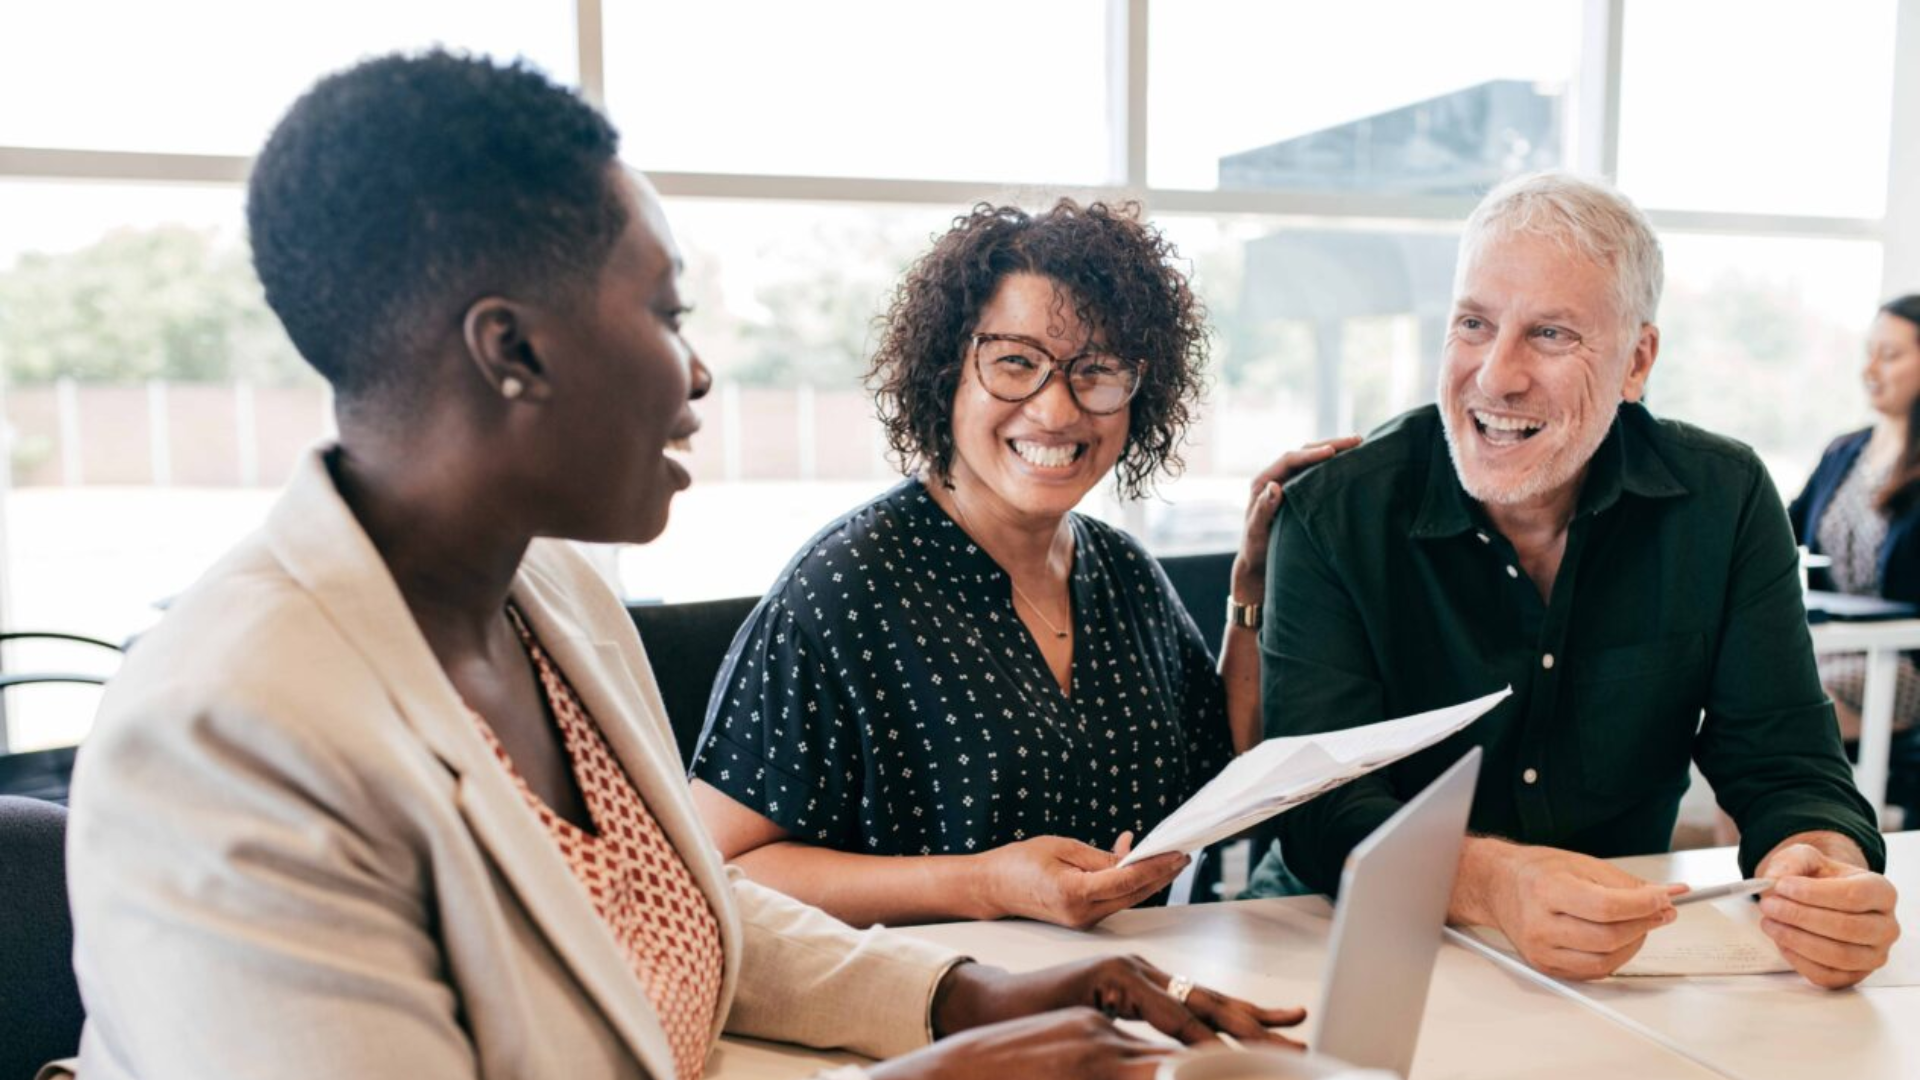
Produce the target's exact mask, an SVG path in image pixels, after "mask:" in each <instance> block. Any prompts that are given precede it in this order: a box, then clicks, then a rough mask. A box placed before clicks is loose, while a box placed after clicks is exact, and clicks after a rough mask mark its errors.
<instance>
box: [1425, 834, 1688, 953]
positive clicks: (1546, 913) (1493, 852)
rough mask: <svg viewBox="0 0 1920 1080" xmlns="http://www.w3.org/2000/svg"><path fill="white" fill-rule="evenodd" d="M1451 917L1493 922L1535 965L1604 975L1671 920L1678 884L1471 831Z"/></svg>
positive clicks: (1489, 923) (1585, 858)
mask: <svg viewBox="0 0 1920 1080" xmlns="http://www.w3.org/2000/svg"><path fill="white" fill-rule="evenodd" d="M1460 871H1461V881H1460V883H1459V884H1458V885H1456V886H1455V889H1454V896H1455V902H1454V909H1453V911H1452V912H1450V914H1451V916H1452V917H1453V918H1454V920H1455V921H1458V922H1466V923H1482V924H1486V925H1492V926H1495V927H1497V928H1498V929H1499V930H1500V932H1501V933H1504V934H1506V935H1507V939H1508V940H1509V941H1511V942H1513V945H1514V948H1516V949H1518V950H1519V951H1520V955H1521V956H1522V957H1523V958H1524V959H1525V960H1526V961H1527V963H1529V964H1532V965H1533V966H1534V967H1536V968H1538V969H1539V970H1541V971H1543V972H1545V973H1546V974H1548V975H1552V976H1555V977H1557V978H1562V979H1581V980H1585V979H1602V978H1605V977H1607V976H1608V975H1611V974H1613V973H1614V972H1615V971H1618V970H1619V969H1620V968H1621V967H1622V966H1623V965H1625V964H1626V962H1627V961H1629V960H1631V959H1633V954H1634V953H1637V952H1639V951H1640V946H1641V945H1642V944H1643V943H1645V941H1646V938H1647V934H1648V933H1649V932H1651V931H1654V930H1657V929H1659V928H1660V927H1663V926H1665V925H1667V924H1668V923H1670V922H1672V921H1673V920H1674V918H1675V917H1676V912H1675V911H1674V908H1673V899H1672V896H1673V892H1674V891H1675V888H1683V887H1670V886H1665V885H1655V884H1650V883H1648V882H1645V881H1642V880H1640V879H1639V878H1637V877H1634V876H1633V875H1632V874H1629V873H1627V872H1626V871H1624V870H1620V869H1618V868H1616V867H1614V866H1612V865H1611V864H1609V863H1606V862H1603V861H1601V860H1599V859H1594V858H1589V857H1588V856H1585V855H1577V854H1575V853H1573V852H1571V851H1561V850H1559V849H1557V848H1547V847H1522V846H1519V845H1516V844H1509V843H1506V842H1504V841H1499V840H1487V839H1481V838H1473V839H1470V840H1469V841H1468V848H1467V849H1466V852H1465V853H1464V854H1463V855H1462V856H1461V867H1460Z"/></svg>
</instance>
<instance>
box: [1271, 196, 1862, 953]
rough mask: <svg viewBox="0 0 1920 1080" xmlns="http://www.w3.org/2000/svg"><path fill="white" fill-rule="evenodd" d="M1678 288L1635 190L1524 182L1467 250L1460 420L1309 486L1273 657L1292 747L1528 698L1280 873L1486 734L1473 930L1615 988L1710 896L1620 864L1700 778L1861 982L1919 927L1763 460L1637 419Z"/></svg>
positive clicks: (1308, 824)
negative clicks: (1901, 907)
mask: <svg viewBox="0 0 1920 1080" xmlns="http://www.w3.org/2000/svg"><path fill="white" fill-rule="evenodd" d="M1661 274H1662V271H1661V255H1660V244H1659V241H1658V240H1657V239H1656V238H1655V236H1654V234H1653V230H1652V228H1651V227H1650V226H1649V225H1648V224H1647V221H1646V219H1645V218H1644V217H1643V216H1642V215H1641V214H1640V212H1639V211H1638V210H1637V209H1636V208H1635V207H1634V206H1633V204H1632V203H1630V202H1629V201H1627V199H1626V198H1625V197H1624V196H1622V195H1620V194H1619V193H1618V192H1616V191H1614V190H1613V189H1612V188H1610V187H1608V186H1606V185H1604V184H1602V183H1598V182H1595V181H1591V180H1586V179H1581V178H1578V177H1575V176H1571V175H1568V174H1564V173H1541V174H1535V175H1531V176H1525V177H1521V178H1518V179H1516V180H1513V181H1510V182H1508V183H1507V184H1505V185H1503V186H1501V187H1500V188H1499V189H1497V190H1495V191H1494V192H1492V193H1491V194H1489V195H1488V196H1487V198H1486V199H1485V200H1484V201H1483V202H1482V203H1481V204H1480V206H1479V208H1478V209H1476V210H1475V211H1474V213H1473V216H1472V217H1471V218H1470V219H1469V220H1468V222H1467V227H1466V232H1465V235H1464V237H1463V239H1462V241H1461V247H1460V262H1459V267H1458V272H1457V274H1456V277H1455V281H1454V302H1453V313H1452V321H1451V324H1450V326H1449V328H1448V331H1447V338H1446V346H1445V359H1444V363H1443V365H1442V370H1441V375H1440V387H1439V403H1438V405H1437V406H1428V407H1425V408H1422V409H1417V410H1415V411H1413V412H1411V413H1408V414H1406V415H1404V416H1402V417H1400V418H1399V419H1397V420H1394V421H1393V422H1391V423H1389V424H1388V425H1386V426H1385V427H1384V428H1382V429H1381V430H1379V431H1378V432H1376V433H1374V434H1373V435H1372V436H1371V437H1370V438H1368V440H1367V441H1366V443H1365V444H1364V445H1362V446H1361V447H1359V448H1358V449H1355V450H1351V451H1348V452H1347V453H1345V454H1342V455H1341V456H1340V457H1338V458H1336V459H1334V460H1332V461H1330V462H1328V463H1326V464H1325V465H1322V466H1320V467H1319V468H1317V469H1315V470H1314V471H1312V472H1311V473H1308V474H1307V475H1305V476H1303V477H1301V478H1299V479H1297V480H1295V481H1294V482H1293V483H1292V484H1290V485H1289V486H1288V488H1287V492H1286V498H1285V501H1284V502H1283V503H1282V505H1281V510H1280V514H1279V519H1278V521H1277V523H1276V524H1275V527H1274V530H1273V533H1274V536H1273V549H1272V552H1273V553H1272V556H1271V558H1270V561H1269V565H1270V570H1269V572H1268V577H1267V603H1266V608H1267V614H1266V619H1265V623H1264V626H1263V628H1262V631H1261V639H1260V640H1261V646H1262V649H1263V653H1264V669H1263V678H1264V684H1265V694H1264V706H1263V708H1264V712H1265V718H1266V728H1267V733H1268V734H1269V735H1286V734H1302V733H1306V732H1312V731H1320V730H1327V729H1331V728H1341V727H1350V726H1353V725H1355V724H1363V723H1368V722H1372V721H1377V720H1381V719H1384V718H1386V717H1390V716H1398V715H1403V714H1407V713H1414V712H1419V711H1422V710H1425V709H1430V708H1434V707H1437V706H1440V705H1446V704H1451V703H1453V702H1456V701H1460V700H1463V699H1466V698H1469V697H1477V696H1479V695H1481V694H1484V693H1486V692H1488V691H1490V690H1495V689H1498V688H1500V687H1501V686H1504V685H1508V684H1511V685H1512V686H1513V689H1514V694H1513V696H1512V697H1511V698H1509V699H1508V700H1507V701H1505V702H1503V703H1502V704H1501V705H1500V706H1499V707H1498V708H1496V709H1495V710H1494V711H1493V712H1492V713H1490V714H1488V715H1487V716H1486V717H1484V718H1482V719H1481V720H1480V721H1478V722H1477V723H1475V724H1474V725H1472V726H1470V727H1469V728H1467V729H1466V730H1465V731H1464V732H1462V733H1460V734H1459V735H1456V736H1454V737H1453V738H1452V739H1449V740H1448V741H1446V742H1444V743H1442V744H1440V745H1439V746H1437V747H1434V748H1432V749H1430V750H1427V751H1425V752H1423V753H1421V754H1417V755H1415V756H1413V757H1412V758H1409V759H1407V760H1405V761H1403V762H1400V763H1399V764H1397V765H1395V766H1393V767H1391V768H1389V769H1386V770H1383V771H1381V772H1379V773H1375V774H1374V775H1372V776H1370V777H1368V778H1366V779H1364V780H1362V781H1360V782H1358V783H1355V784H1352V785H1349V786H1348V787H1346V788H1343V789H1341V790H1339V791H1336V792H1333V793H1332V794H1329V795H1325V796H1322V797H1321V798H1320V799H1318V800H1316V801H1314V802H1312V803H1309V804H1307V805H1306V806H1303V807H1301V808H1299V809H1296V810H1294V811H1292V812H1291V813H1289V814H1288V815H1286V816H1285V817H1284V818H1282V819H1281V827H1280V828H1281V840H1280V844H1279V855H1280V856H1281V857H1282V858H1283V859H1284V863H1285V867H1286V869H1287V870H1290V871H1291V872H1292V873H1293V874H1294V875H1296V876H1297V877H1298V878H1299V879H1300V880H1302V881H1304V882H1305V883H1306V884H1308V885H1310V886H1312V887H1314V888H1317V889H1321V890H1331V889H1332V888H1333V887H1334V886H1335V885H1336V883H1337V881H1338V877H1339V871H1340V865H1341V862H1342V860H1343V859H1345V857H1346V855H1347V853H1348V852H1349V851H1350V850H1352V848H1353V847H1354V845H1355V844H1357V843H1358V842H1359V841H1360V840H1361V839H1362V838H1364V837H1365V836H1366V835H1367V834H1368V833H1369V832H1371V831H1372V830H1373V829H1374V828H1375V827H1376V826H1378V825H1379V824H1380V823H1381V822H1382V821H1384V820H1385V819H1386V818H1387V817H1388V816H1389V815H1391V814H1392V813H1393V812H1394V811H1395V810H1396V809H1397V808H1398V807H1399V806H1400V804H1401V803H1402V801H1403V800H1405V799H1407V798H1409V797H1411V796H1412V795H1413V793H1415V792H1416V791H1418V790H1419V789H1420V788H1421V787H1422V786H1423V785H1425V784H1426V783H1427V782H1428V781H1429V780H1431V779H1432V778H1433V777H1434V776H1436V775H1438V774H1439V773H1440V772H1441V771H1442V770H1443V769H1445V768H1446V767H1447V765H1449V764H1451V763H1452V762H1453V761H1454V760H1455V759H1456V758H1458V757H1459V755H1460V754H1461V753H1463V752H1464V751H1465V750H1466V748H1467V747H1468V746H1470V745H1478V746H1480V747H1482V749H1483V750H1484V751H1485V754H1486V757H1485V767H1484V769H1483V771H1482V773H1481V780H1480V790H1479V793H1478V795H1477V797H1476V799H1475V804H1474V809H1473V817H1472V825H1471V828H1472V831H1473V832H1474V834H1475V835H1474V836H1473V837H1471V838H1470V839H1469V841H1468V845H1467V849H1466V851H1465V853H1464V854H1463V856H1462V858H1461V864H1460V875H1459V879H1458V883H1457V885H1456V886H1455V888H1454V894H1453V902H1452V909H1451V912H1450V915H1451V918H1452V919H1453V920H1454V921H1455V922H1458V923H1464V924H1470V925H1482V926H1492V927H1497V928H1499V929H1500V930H1502V931H1504V932H1505V933H1506V935H1507V937H1508V938H1510V939H1511V940H1512V941H1513V942H1514V943H1515V945H1516V946H1517V947H1518V948H1519V950H1520V952H1521V953H1522V955H1524V956H1525V957H1526V958H1527V960H1528V961H1530V962H1531V963H1532V964H1534V965H1535V966H1536V967H1538V968H1540V969H1541V970H1543V971H1546V972H1549V973H1551V974H1555V975H1561V976H1566V977H1571V978H1598V977H1601V976H1604V975H1607V974H1610V973H1611V972H1613V971H1615V970H1617V969H1618V968H1619V967H1620V966H1621V965H1623V964H1625V963H1626V962H1627V960H1629V959H1630V958H1631V957H1632V956H1633V954H1634V953H1635V952H1636V951H1638V949H1639V948H1640V946H1641V944H1642V942H1643V941H1644V940H1645V937H1646V935H1647V933H1648V932H1649V931H1652V930H1654V929H1657V928H1658V927H1661V926H1664V925H1666V924H1667V923H1669V922H1671V921H1672V920H1673V919H1674V917H1675V915H1674V908H1673V904H1672V897H1673V895H1674V894H1675V893H1676V892H1678V891H1681V889H1682V888H1683V887H1681V886H1669V885H1664V884H1657V883H1650V882H1646V881H1641V880H1639V879H1637V878H1635V877H1633V876H1631V875H1629V874H1627V873H1624V872H1623V871H1620V870H1618V869H1616V868H1614V867H1613V866H1611V865H1609V864H1608V863H1606V862H1603V861H1602V860H1603V859H1604V858H1607V857H1610V856H1617V855H1630V854H1638V853H1643V852H1650V851H1662V850H1665V849H1666V847H1667V845H1668V842H1669V839H1670V837H1671V835H1672V831H1673V824H1674V818H1675V815H1676V813H1677V812H1678V806H1679V801H1680V796H1681V793H1682V792H1684V791H1685V790H1686V787H1687V778H1688V768H1687V766H1688V762H1689V761H1690V760H1691V761H1695V762H1698V763H1699V765H1700V768H1701V770H1702V772H1704V773H1705V774H1706V776H1707V779H1708V780H1709V781H1710V782H1711V783H1712V784H1713V789H1714V793H1715V795H1716V796H1717V797H1718V799H1719V801H1720V805H1721V806H1722V807H1724V808H1725V809H1726V811H1727V812H1728V813H1729V814H1730V815H1732V817H1733V819H1734V820H1735V821H1736V822H1737V823H1738V824H1739V826H1740V829H1741V848H1740V865H1741V868H1742V871H1743V872H1744V873H1746V874H1749V875H1753V874H1758V875H1764V876H1767V877H1772V878H1776V879H1778V882H1779V883H1778V885H1777V886H1776V887H1775V888H1774V889H1773V890H1772V891H1771V893H1769V894H1768V895H1767V896H1766V897H1765V898H1764V899H1763V900H1762V901H1761V903H1760V908H1761V912H1762V914H1763V916H1764V919H1763V922H1762V925H1763V927H1764V928H1765V930H1766V932H1767V933H1768V934H1769V935H1770V936H1771V937H1772V938H1773V940H1774V942H1775V943H1776V944H1777V945H1778V946H1779V948H1780V951H1781V954H1782V955H1783V956H1784V957H1785V959H1786V960H1787V961H1788V962H1789V963H1791V964H1792V965H1793V966H1794V967H1795V968H1796V969H1797V970H1799V971H1800V972H1801V973H1802V974H1804V975H1805V976H1806V977H1807V978H1808V979H1809V980H1811V981H1812V982H1814V983H1816V984H1818V985H1821V986H1826V987H1841V986H1849V985H1852V984H1853V983H1856V982H1858V981H1859V980H1861V979H1863V978H1865V977H1866V976H1867V974H1869V973H1870V972H1872V971H1873V970H1874V969H1875V968H1878V967H1880V966H1881V965H1883V964H1884V963H1886V959H1887V951H1888V948H1889V946H1890V945H1891V944H1892V942H1893V939H1894V938H1895V937H1897V936H1898V934H1899V928H1898V925H1897V924H1896V923H1895V921H1894V917H1893V908H1894V889H1893V886H1892V885H1891V884H1890V883H1889V882H1888V881H1887V880H1886V879H1885V878H1884V877H1882V876H1881V875H1880V874H1879V873H1877V871H1879V870H1880V869H1881V868H1882V867H1883V866H1884V863H1885V858H1886V849H1885V846H1884V844H1883V843H1882V842H1881V839H1880V836H1879V833H1878V831H1877V830H1876V828H1875V826H1874V822H1873V819H1872V812H1871V809H1870V808H1869V807H1868V805H1867V804H1866V802H1865V801H1864V800H1863V799H1862V798H1861V797H1860V795H1859V793H1858V792H1857V791H1855V789H1854V786H1853V782H1852V778H1851V773H1850V771H1849V770H1848V767H1847V762H1846V759H1845V757H1844V756H1843V755H1842V752H1841V747H1840V739H1839V735H1838V730H1837V728H1836V726H1835V724H1834V719H1833V710H1832V706H1831V705H1830V704H1829V702H1828V701H1827V699H1826V695H1825V694H1824V693H1823V691H1822V690H1821V688H1820V681H1819V678H1818V676H1817V675H1816V673H1815V669H1814V660H1813V650H1812V648H1811V647H1810V644H1809V639H1808V634H1807V626H1806V619H1805V614H1804V612H1803V610H1802V606H1801V597H1800V585H1799V576H1798V573H1797V564H1796V560H1797V556H1796V552H1795V550H1794V544H1793V535H1792V532H1791V531H1790V530H1789V528H1788V525H1787V518H1786V513H1785V511H1784V510H1783V509H1782V507H1781V504H1780V498H1779V495H1778V494H1777V493H1776V492H1775V491H1774V487H1773V484H1772V482H1771V481H1770V480H1769V479H1768V476H1767V472H1766V469H1765V468H1764V467H1763V466H1762V465H1761V463H1760V460H1759V459H1758V458H1757V457H1756V456H1755V455H1754V453H1753V451H1751V450H1750V449H1748V448H1747V447H1746V446H1743V445H1741V444H1739V443H1737V442H1734V441H1732V440H1730V439H1725V438H1722V437H1719V436H1716V435H1713V434H1710V433H1708V432H1705V431H1701V430H1700V429H1698V428H1695V427H1691V426H1689V425H1686V424H1683V423H1678V422H1676V421H1672V420H1665V419H1659V418H1656V417H1655V416H1654V415H1653V414H1652V413H1651V412H1649V411H1648V410H1647V409H1646V407H1645V406H1644V405H1642V404H1641V401H1642V399H1643V398H1644V397H1645V395H1646V388H1647V379H1648V376H1649V375H1651V374H1652V371H1653V366H1654V361H1655V359H1656V358H1657V357H1658V356H1659V351H1660V331H1659V328H1658V326H1657V325H1656V324H1655V310H1656V308H1657V306H1658V303H1659V299H1660V286H1661ZM1703 713H1704V716H1705V719H1704V722H1703V721H1702V714H1703ZM1263 877H1270V875H1268V874H1262V875H1257V878H1256V880H1259V879H1260V878H1263Z"/></svg>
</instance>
